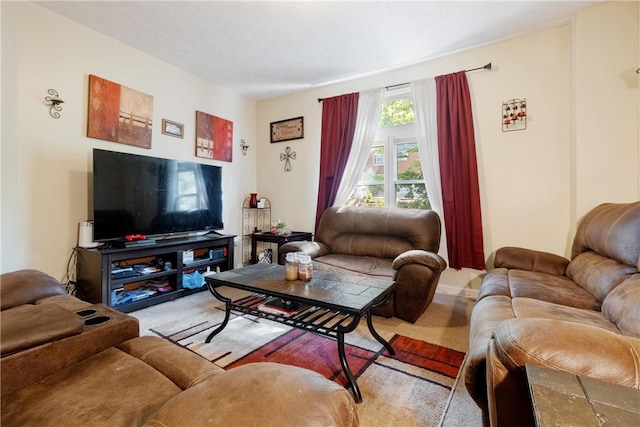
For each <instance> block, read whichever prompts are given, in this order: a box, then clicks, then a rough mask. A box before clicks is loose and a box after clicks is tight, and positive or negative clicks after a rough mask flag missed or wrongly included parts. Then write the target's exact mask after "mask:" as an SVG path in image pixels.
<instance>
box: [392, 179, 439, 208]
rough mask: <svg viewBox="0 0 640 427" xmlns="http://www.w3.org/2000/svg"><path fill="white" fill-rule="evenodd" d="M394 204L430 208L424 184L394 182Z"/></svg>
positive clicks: (405, 206) (403, 206)
mask: <svg viewBox="0 0 640 427" xmlns="http://www.w3.org/2000/svg"><path fill="white" fill-rule="evenodd" d="M396 206H397V207H399V208H413V209H431V203H429V197H428V196H427V189H426V187H425V185H424V184H396Z"/></svg>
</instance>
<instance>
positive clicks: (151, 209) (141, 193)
mask: <svg viewBox="0 0 640 427" xmlns="http://www.w3.org/2000/svg"><path fill="white" fill-rule="evenodd" d="M222 228H223V222H222V168H221V167H220V166H213V165H205V164H201V163H195V162H187V161H181V160H171V159H162V158H158V157H150V156H142V155H137V154H127V153H119V152H115V151H107V150H100V149H94V150H93V238H94V241H96V242H104V241H109V240H119V239H122V238H124V237H125V236H127V235H130V234H142V235H145V236H153V237H158V236H170V235H175V234H186V233H191V232H200V231H214V230H220V229H222Z"/></svg>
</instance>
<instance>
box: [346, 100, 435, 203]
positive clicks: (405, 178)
mask: <svg viewBox="0 0 640 427" xmlns="http://www.w3.org/2000/svg"><path fill="white" fill-rule="evenodd" d="M381 108H382V109H381V112H380V122H379V124H378V131H377V132H376V137H375V142H374V144H373V147H372V148H371V152H370V153H369V159H368V161H367V164H366V166H365V168H364V170H363V171H362V175H361V176H360V180H359V181H358V184H357V186H356V190H355V192H354V194H353V195H352V197H351V202H352V203H355V204H357V205H360V206H377V207H381V206H386V207H399V208H416V209H431V204H430V203H429V197H428V195H427V190H426V187H425V184H424V178H423V173H422V164H421V163H420V155H419V152H418V144H417V142H416V139H415V126H414V115H413V100H412V99H411V97H410V94H409V93H408V91H406V90H405V91H404V92H403V93H398V92H396V94H395V96H392V97H387V98H386V99H385V100H384V101H383V104H382V107H381Z"/></svg>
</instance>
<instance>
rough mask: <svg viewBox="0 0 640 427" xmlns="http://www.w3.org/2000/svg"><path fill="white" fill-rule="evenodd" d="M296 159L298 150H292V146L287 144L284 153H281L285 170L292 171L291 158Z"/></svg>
mask: <svg viewBox="0 0 640 427" xmlns="http://www.w3.org/2000/svg"><path fill="white" fill-rule="evenodd" d="M295 159H296V152H295V151H291V147H289V146H287V147H286V148H285V149H284V153H280V161H281V162H284V171H285V172H291V160H295Z"/></svg>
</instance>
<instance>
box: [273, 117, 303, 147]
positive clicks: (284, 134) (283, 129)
mask: <svg viewBox="0 0 640 427" xmlns="http://www.w3.org/2000/svg"><path fill="white" fill-rule="evenodd" d="M302 138H304V117H296V118H295V119H288V120H280V121H279V122H271V143H274V142H282V141H291V140H293V139H302Z"/></svg>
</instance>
